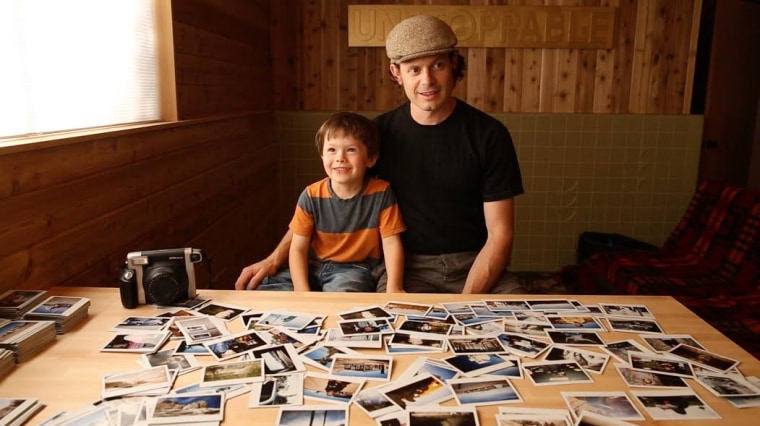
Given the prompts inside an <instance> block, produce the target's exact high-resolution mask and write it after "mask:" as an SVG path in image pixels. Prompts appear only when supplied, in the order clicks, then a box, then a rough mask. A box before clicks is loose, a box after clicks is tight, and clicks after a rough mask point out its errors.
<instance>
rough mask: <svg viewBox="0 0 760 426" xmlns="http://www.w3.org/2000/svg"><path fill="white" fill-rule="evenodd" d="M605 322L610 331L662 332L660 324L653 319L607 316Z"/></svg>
mask: <svg viewBox="0 0 760 426" xmlns="http://www.w3.org/2000/svg"><path fill="white" fill-rule="evenodd" d="M607 323H609V325H610V331H619V332H623V333H657V334H662V333H664V331H662V328H661V327H660V324H658V323H657V321H655V320H653V319H644V318H623V317H618V318H614V317H607Z"/></svg>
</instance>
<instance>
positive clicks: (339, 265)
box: [258, 112, 406, 293]
mask: <svg viewBox="0 0 760 426" xmlns="http://www.w3.org/2000/svg"><path fill="white" fill-rule="evenodd" d="M315 139H316V145H317V149H318V150H319V156H320V157H321V158H322V165H323V166H324V169H325V173H327V178H325V179H322V180H320V181H318V182H315V183H313V184H311V185H309V186H307V187H306V189H305V190H304V191H303V192H302V193H301V195H300V197H299V198H298V203H297V205H296V209H295V214H294V215H293V219H292V220H291V222H290V225H289V228H290V230H291V231H292V233H293V240H292V242H291V245H290V250H289V254H288V259H289V266H290V270H289V271H288V270H284V271H280V272H278V273H277V274H275V275H272V276H269V277H267V278H266V279H264V281H263V282H262V283H261V285H260V286H259V287H258V290H295V291H310V290H321V291H360V292H374V291H375V288H376V284H375V279H374V277H373V276H372V269H373V268H374V267H375V266H376V265H377V264H378V263H379V262H380V260H381V258H382V257H383V256H384V258H385V265H386V269H387V271H388V286H387V291H388V292H389V293H392V292H402V291H403V286H402V280H403V270H404V251H403V247H402V244H401V236H400V234H401V233H402V232H404V231H405V230H406V226H405V225H404V222H403V221H402V219H401V214H400V212H399V208H398V205H397V204H396V196H395V195H394V193H393V192H392V191H391V189H390V185H389V184H388V182H386V181H383V180H380V179H375V178H368V177H367V176H366V170H367V169H368V168H370V167H372V166H374V164H375V162H376V161H377V157H378V152H379V149H380V146H379V142H378V135H377V128H376V127H375V124H374V123H373V122H372V120H370V119H368V118H366V117H364V116H362V115H359V114H355V113H351V112H339V113H336V114H334V115H333V116H332V117H330V118H329V119H328V120H327V121H325V122H324V123H323V124H322V126H321V127H320V128H319V130H318V131H317V134H316V138H315Z"/></svg>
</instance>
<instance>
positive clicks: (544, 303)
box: [525, 299, 575, 312]
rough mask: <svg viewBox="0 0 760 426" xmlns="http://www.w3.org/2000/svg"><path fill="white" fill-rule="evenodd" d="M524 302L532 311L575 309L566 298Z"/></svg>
mask: <svg viewBox="0 0 760 426" xmlns="http://www.w3.org/2000/svg"><path fill="white" fill-rule="evenodd" d="M525 303H527V304H528V306H530V309H532V310H534V311H552V312H556V311H575V305H573V303H572V302H571V301H569V300H567V299H535V300H526V301H525Z"/></svg>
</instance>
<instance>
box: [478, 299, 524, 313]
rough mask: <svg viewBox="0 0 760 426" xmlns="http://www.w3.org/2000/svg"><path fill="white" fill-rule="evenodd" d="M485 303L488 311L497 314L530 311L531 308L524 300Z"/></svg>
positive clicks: (496, 300) (487, 301)
mask: <svg viewBox="0 0 760 426" xmlns="http://www.w3.org/2000/svg"><path fill="white" fill-rule="evenodd" d="M483 303H485V304H486V306H487V307H488V309H490V310H492V311H496V312H501V311H507V312H514V311H529V310H530V306H528V304H527V303H525V301H524V300H498V299H494V300H490V299H489V300H484V301H483Z"/></svg>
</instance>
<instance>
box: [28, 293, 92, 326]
mask: <svg viewBox="0 0 760 426" xmlns="http://www.w3.org/2000/svg"><path fill="white" fill-rule="evenodd" d="M89 309H90V299H88V298H86V297H66V296H51V297H48V298H47V299H45V300H44V301H43V302H42V303H40V304H39V305H37V306H35V307H33V308H31V309H30V310H29V311H28V312H27V313H25V314H24V319H28V320H33V321H34V320H40V321H54V322H55V332H56V333H58V334H64V333H66V332H67V331H69V330H71V329H72V328H74V326H76V325H77V324H79V323H80V322H82V320H84V319H85V318H87V315H88V314H89Z"/></svg>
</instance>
